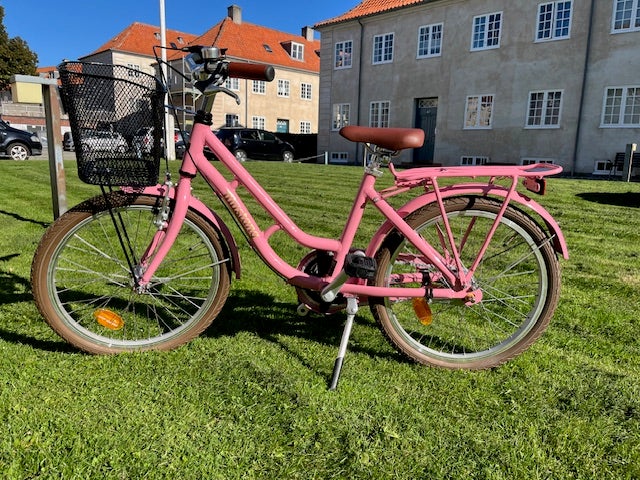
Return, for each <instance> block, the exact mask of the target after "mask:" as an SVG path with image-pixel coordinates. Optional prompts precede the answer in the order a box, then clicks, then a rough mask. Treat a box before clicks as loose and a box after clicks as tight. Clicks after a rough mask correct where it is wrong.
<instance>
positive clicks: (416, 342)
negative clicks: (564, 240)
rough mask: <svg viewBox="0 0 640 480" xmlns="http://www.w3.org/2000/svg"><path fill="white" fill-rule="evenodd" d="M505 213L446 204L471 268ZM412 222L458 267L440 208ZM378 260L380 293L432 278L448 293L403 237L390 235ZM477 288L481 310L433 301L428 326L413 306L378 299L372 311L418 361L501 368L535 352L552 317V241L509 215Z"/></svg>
mask: <svg viewBox="0 0 640 480" xmlns="http://www.w3.org/2000/svg"><path fill="white" fill-rule="evenodd" d="M500 207H501V203H499V202H497V201H494V200H491V199H489V198H479V197H456V198H451V199H448V200H446V201H445V211H446V212H447V213H446V214H447V218H448V220H449V222H450V224H451V229H452V231H453V235H454V237H455V243H456V247H457V249H458V251H459V253H460V256H461V258H462V263H463V265H464V266H465V267H470V266H471V264H472V262H473V261H474V260H475V258H476V256H477V254H478V252H479V249H480V247H481V245H482V243H483V241H484V240H485V238H486V236H487V232H488V231H489V229H490V228H491V226H492V225H493V223H494V220H495V219H496V217H497V214H498V212H499V209H500ZM406 220H407V222H408V223H409V225H411V226H412V227H413V228H414V229H415V230H416V231H417V232H419V233H420V235H421V236H422V237H423V238H424V239H425V240H427V241H428V242H429V243H430V244H431V245H432V246H433V247H434V248H436V250H438V251H439V252H440V253H441V254H442V255H443V257H444V258H445V259H447V260H448V261H451V266H453V262H452V255H451V248H450V247H449V245H448V242H447V241H446V240H445V238H446V237H445V233H444V224H443V217H442V215H441V212H440V208H439V207H438V206H437V205H434V204H430V205H426V206H424V207H422V208H420V209H418V210H416V211H415V212H413V213H411V214H410V215H409V216H408V217H407V219H406ZM376 258H377V261H378V271H377V275H376V278H375V284H376V285H381V286H398V287H400V286H402V287H407V286H415V287H417V286H420V284H419V283H413V284H412V283H407V282H408V280H407V279H408V278H410V279H413V282H415V281H416V280H415V279H416V278H421V279H422V278H431V279H432V281H434V282H435V285H432V286H433V287H434V288H435V287H438V288H447V287H446V285H444V284H443V283H442V282H441V281H439V280H438V275H437V270H436V269H435V268H434V267H433V265H430V264H429V263H428V261H426V260H425V259H424V257H422V256H421V254H419V253H418V251H417V250H416V249H415V247H414V246H413V245H411V244H410V243H409V242H407V241H406V239H405V238H404V237H403V236H402V235H401V234H400V233H399V232H392V233H391V234H389V235H388V237H387V239H386V240H385V242H384V243H383V245H382V247H381V248H380V250H379V251H378V253H377V257H376ZM416 272H418V273H419V274H420V275H415V273H416ZM407 274H413V275H407ZM473 281H474V283H475V285H476V286H477V288H480V289H481V290H482V293H483V299H482V301H481V302H479V303H477V304H475V305H471V306H467V305H465V304H464V302H463V301H461V300H448V301H444V300H437V299H434V300H433V301H432V302H431V303H430V304H429V307H430V310H431V317H430V318H428V317H427V318H423V319H422V321H420V319H419V318H418V316H419V315H418V314H419V312H418V313H417V312H416V309H415V308H414V306H413V302H412V299H407V298H379V299H372V301H371V310H372V313H373V315H374V316H375V318H376V319H377V321H378V323H379V325H380V327H381V329H382V331H383V332H384V334H385V335H386V336H387V338H388V339H389V340H390V342H391V343H392V344H393V345H394V346H395V347H396V349H397V350H398V351H400V352H401V353H403V354H404V355H406V356H407V357H409V358H410V359H412V360H414V361H417V362H420V363H423V364H428V365H433V366H438V367H445V368H454V369H462V368H464V369H485V368H491V367H495V366H497V365H500V364H502V363H504V362H506V361H507V360H510V359H511V358H513V357H515V356H516V355H518V354H519V353H521V352H522V351H524V350H525V349H526V348H528V347H529V346H530V345H531V344H532V343H533V342H534V341H535V340H536V339H538V337H540V335H542V333H543V332H544V330H545V329H546V327H547V325H548V323H549V320H550V319H551V317H552V315H553V312H554V310H555V308H556V305H557V303H558V297H559V289H560V270H559V264H558V260H557V257H556V255H555V252H554V250H553V248H552V246H551V244H550V239H549V238H548V236H547V235H546V234H545V233H544V232H543V231H542V230H541V228H540V227H539V226H538V225H537V223H536V222H534V221H533V220H532V219H531V217H529V216H528V215H526V214H525V213H524V212H522V211H520V210H518V209H515V208H512V207H508V208H507V211H506V212H505V215H504V217H503V218H502V219H501V221H500V223H499V225H498V228H497V231H496V233H495V235H494V237H493V239H492V241H491V243H490V244H489V248H488V250H487V252H486V253H485V255H484V256H483V259H482V262H481V263H480V265H479V267H478V269H477V270H476V272H475V274H474V278H473Z"/></svg>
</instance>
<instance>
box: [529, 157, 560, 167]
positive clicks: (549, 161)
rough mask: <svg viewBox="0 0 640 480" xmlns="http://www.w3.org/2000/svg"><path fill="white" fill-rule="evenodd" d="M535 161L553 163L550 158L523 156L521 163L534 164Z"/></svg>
mask: <svg viewBox="0 0 640 480" xmlns="http://www.w3.org/2000/svg"><path fill="white" fill-rule="evenodd" d="M537 163H549V164H551V165H553V164H554V163H555V162H554V161H553V160H552V159H550V158H523V159H522V165H535V164H537Z"/></svg>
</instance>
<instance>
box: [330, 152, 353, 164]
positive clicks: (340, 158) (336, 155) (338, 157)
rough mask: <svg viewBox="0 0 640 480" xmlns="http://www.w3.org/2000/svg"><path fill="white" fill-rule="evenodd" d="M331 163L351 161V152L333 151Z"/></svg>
mask: <svg viewBox="0 0 640 480" xmlns="http://www.w3.org/2000/svg"><path fill="white" fill-rule="evenodd" d="M329 163H349V152H331V159H330V161H329Z"/></svg>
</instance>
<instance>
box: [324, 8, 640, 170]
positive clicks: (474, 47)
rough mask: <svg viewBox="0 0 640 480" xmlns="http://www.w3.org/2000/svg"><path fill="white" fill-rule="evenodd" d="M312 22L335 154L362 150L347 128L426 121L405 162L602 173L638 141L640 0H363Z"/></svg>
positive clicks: (353, 156)
mask: <svg viewBox="0 0 640 480" xmlns="http://www.w3.org/2000/svg"><path fill="white" fill-rule="evenodd" d="M316 29H318V30H319V31H320V32H321V35H322V47H321V58H322V62H321V76H320V97H321V102H320V111H319V122H320V128H319V131H320V135H319V139H318V143H319V146H318V147H319V150H321V151H322V150H326V151H329V152H330V156H331V158H332V160H333V161H337V162H346V163H357V162H358V161H360V158H361V155H362V151H361V148H360V147H357V146H355V145H352V144H350V143H349V142H347V141H346V140H344V139H342V138H341V137H340V136H339V134H338V130H339V129H340V127H341V126H343V125H345V124H359V125H369V126H392V127H418V128H422V129H424V130H425V132H426V134H427V141H426V142H425V146H424V147H423V148H422V149H420V150H416V151H413V152H405V153H403V154H402V156H401V157H400V159H399V161H400V162H402V163H404V164H409V165H432V164H445V165H456V164H475V163H485V162H495V163H515V164H522V163H529V162H539V161H544V162H554V163H557V164H560V165H563V166H564V167H565V170H567V171H569V172H575V173H588V174H590V173H608V171H609V170H608V168H609V167H608V165H607V161H608V160H612V159H613V158H614V157H615V154H616V152H620V151H624V149H625V146H626V144H629V143H640V49H639V48H638V45H640V1H639V0H627V1H622V0H598V1H595V0H583V1H579V0H569V1H537V2H531V1H528V0H509V1H504V0H464V1H463V0H392V1H385V2H381V1H379V0H364V1H363V2H361V3H360V4H359V5H357V6H356V7H354V8H353V9H352V10H350V11H348V12H346V13H345V14H343V15H341V16H339V17H336V18H333V19H329V20H325V21H322V22H320V23H318V24H317V25H316Z"/></svg>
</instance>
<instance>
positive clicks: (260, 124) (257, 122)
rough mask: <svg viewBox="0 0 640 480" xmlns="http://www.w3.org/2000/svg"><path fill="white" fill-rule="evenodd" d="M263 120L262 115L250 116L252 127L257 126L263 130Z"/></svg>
mask: <svg viewBox="0 0 640 480" xmlns="http://www.w3.org/2000/svg"><path fill="white" fill-rule="evenodd" d="M265 123H266V122H265V120H264V117H252V118H251V125H252V127H253V128H259V129H260V130H264V126H265Z"/></svg>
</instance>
